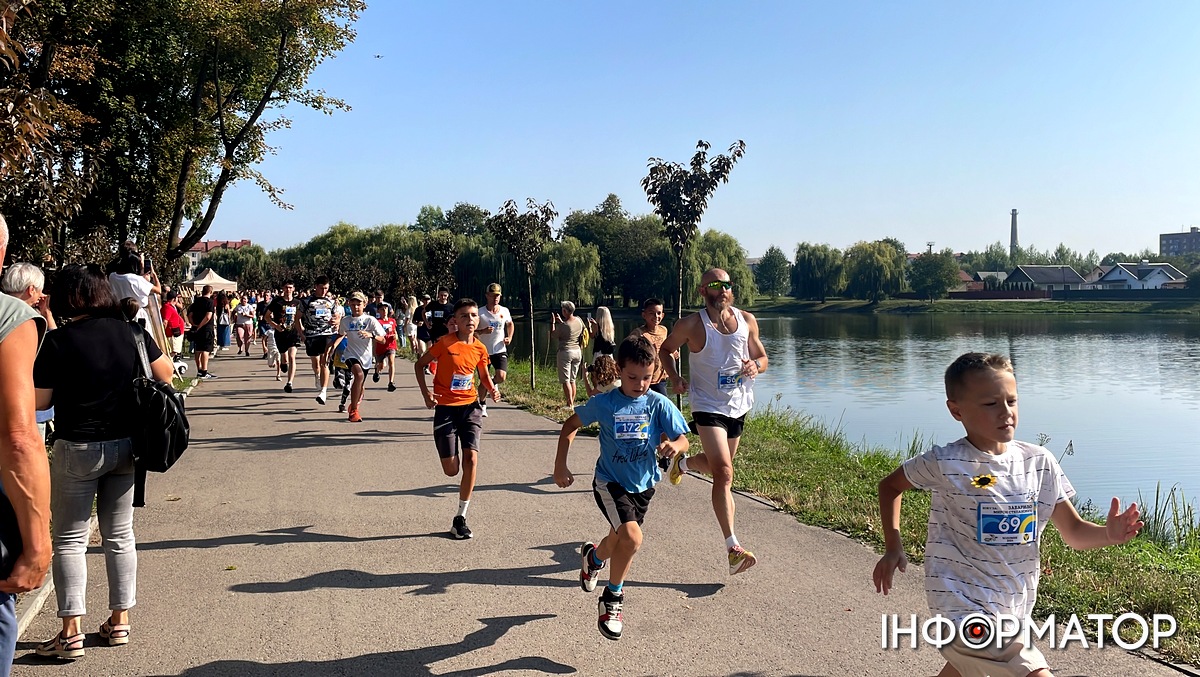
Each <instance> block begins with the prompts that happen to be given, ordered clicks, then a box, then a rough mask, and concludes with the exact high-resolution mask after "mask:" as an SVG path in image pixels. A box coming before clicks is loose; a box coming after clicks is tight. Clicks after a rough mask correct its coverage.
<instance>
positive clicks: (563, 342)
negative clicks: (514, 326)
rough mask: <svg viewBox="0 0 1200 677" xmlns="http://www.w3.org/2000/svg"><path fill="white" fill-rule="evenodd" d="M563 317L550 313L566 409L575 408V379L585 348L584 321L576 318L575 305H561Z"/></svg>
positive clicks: (567, 303) (551, 333)
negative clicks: (583, 341)
mask: <svg viewBox="0 0 1200 677" xmlns="http://www.w3.org/2000/svg"><path fill="white" fill-rule="evenodd" d="M559 305H560V307H561V309H562V317H561V318H560V317H559V315H558V313H554V312H551V313H550V338H552V339H554V340H555V341H557V342H558V353H557V356H556V358H555V364H556V365H557V367H558V382H559V383H561V384H562V389H563V397H564V398H565V399H566V406H564V407H563V408H564V409H574V408H575V377H576V375H578V373H579V365H580V364H582V363H583V347H582V346H581V344H580V339H581V337H582V336H583V320H581V319H579V318H578V317H576V316H575V304H574V303H571V302H570V301H563V302H562V303H561V304H559Z"/></svg>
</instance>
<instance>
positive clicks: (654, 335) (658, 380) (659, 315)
mask: <svg viewBox="0 0 1200 677" xmlns="http://www.w3.org/2000/svg"><path fill="white" fill-rule="evenodd" d="M662 321H663V302H662V301H661V300H659V299H656V298H649V299H646V300H645V302H643V303H642V322H644V323H645V324H643V325H642V326H640V327H637V328H636V329H634V330H633V331H631V332H629V335H630V336H631V337H634V338H637V337H638V336H645V337H646V339H647V340H648V341H650V343H651V344H653V345H654V349H655V350H656V351H657V350H658V349H659V348H660V347H661V346H662V344H663V341H666V340H667V328H666V327H665V326H664V325H663V323H662ZM671 357H672V360H678V359H679V351H675V352H674V353H673V354H672V356H671ZM666 364H667V363H666V362H665V361H664V362H663V363H662V364H661V365H659V367H658V369H656V370H655V372H654V380H653V381H652V382H651V383H650V389H651V390H653V391H654V392H656V393H658V394H659V395H663V396H666V395H667V371H666V368H665V367H666Z"/></svg>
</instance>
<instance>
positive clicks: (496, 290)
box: [487, 282, 501, 294]
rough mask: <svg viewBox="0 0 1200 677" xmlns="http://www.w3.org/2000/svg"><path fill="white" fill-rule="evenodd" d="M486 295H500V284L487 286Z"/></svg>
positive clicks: (495, 283) (494, 283)
mask: <svg viewBox="0 0 1200 677" xmlns="http://www.w3.org/2000/svg"><path fill="white" fill-rule="evenodd" d="M487 293H489V294H499V293H501V292H500V284H499V283H497V282H493V283H491V284H489V285H488V286H487Z"/></svg>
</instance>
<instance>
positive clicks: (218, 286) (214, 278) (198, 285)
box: [183, 268, 237, 291]
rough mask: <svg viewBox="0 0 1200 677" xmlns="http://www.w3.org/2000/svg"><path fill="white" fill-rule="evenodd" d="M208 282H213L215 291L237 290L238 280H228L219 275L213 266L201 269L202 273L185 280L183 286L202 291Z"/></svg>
mask: <svg viewBox="0 0 1200 677" xmlns="http://www.w3.org/2000/svg"><path fill="white" fill-rule="evenodd" d="M206 284H211V285H212V288H213V291H237V282H233V281H231V280H226V279H225V278H223V277H221V276H220V275H217V274H216V273H215V272H213V269H212V268H205V269H204V270H202V271H200V274H199V275H198V276H196V278H195V279H192V280H188V281H187V282H184V283H183V286H184V287H187V288H189V289H192V290H194V291H200V290H201V289H204V285H206Z"/></svg>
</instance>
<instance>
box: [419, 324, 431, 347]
mask: <svg viewBox="0 0 1200 677" xmlns="http://www.w3.org/2000/svg"><path fill="white" fill-rule="evenodd" d="M417 340H418V341H424V342H426V343H429V341H430V336H429V328H428V327H426V326H425V325H423V324H420V325H417Z"/></svg>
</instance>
